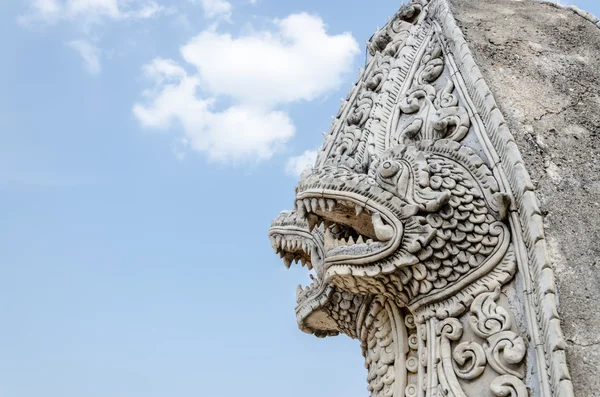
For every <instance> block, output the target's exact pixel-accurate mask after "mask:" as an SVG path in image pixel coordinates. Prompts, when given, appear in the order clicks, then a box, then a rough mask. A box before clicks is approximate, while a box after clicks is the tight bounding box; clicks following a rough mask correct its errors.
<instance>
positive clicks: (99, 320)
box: [0, 0, 600, 397]
mask: <svg viewBox="0 0 600 397" xmlns="http://www.w3.org/2000/svg"><path fill="white" fill-rule="evenodd" d="M577 4H578V5H579V6H581V7H582V8H584V9H587V10H589V11H591V12H594V13H595V14H600V7H599V6H598V5H597V4H592V1H587V2H585V1H581V2H577ZM398 6H399V2H398V1H396V0H394V1H391V0H389V1H388V0H381V1H378V2H376V3H373V4H371V5H369V6H366V5H365V3H364V2H363V1H348V0H345V1H341V0H328V1H312V0H306V1H302V2H291V1H290V2H287V1H286V2H284V1H275V0H256V1H250V0H241V1H236V0H231V2H226V1H224V0H196V1H191V0H173V1H166V0H165V1H159V0H156V1H146V0H36V1H5V2H2V4H0V45H1V46H2V48H3V50H4V54H5V56H4V57H3V60H2V62H0V89H1V92H2V95H0V206H1V208H3V217H2V221H1V222H0V240H1V241H2V244H0V248H1V249H0V269H1V271H2V274H1V277H0V302H1V303H0V316H1V318H2V327H1V328H0V397H42V396H43V397H82V396H85V397H142V396H143V397H174V396H182V397H183V396H186V397H187V396H202V397H221V396H223V397H224V396H237V395H244V396H280V395H281V394H285V395H286V396H288V397H296V396H297V397H300V396H306V395H307V393H310V395H311V396H312V397H321V396H323V397H324V396H327V397H337V396H339V397H355V396H356V397H358V396H362V395H366V394H367V392H366V389H365V387H366V383H365V380H364V379H365V376H366V372H365V370H364V368H363V361H362V357H361V354H360V347H359V344H358V343H357V342H356V341H351V340H349V339H347V338H345V337H338V338H329V339H328V340H326V341H323V340H320V339H316V338H314V337H312V336H309V335H305V334H303V333H301V332H300V331H299V330H297V327H296V321H295V315H294V311H293V307H294V304H295V287H296V285H297V284H298V283H299V282H304V283H306V280H307V279H308V277H307V274H305V272H304V271H303V270H305V269H295V270H294V269H292V270H289V271H286V270H285V269H284V267H283V265H282V263H281V262H280V260H279V258H278V257H277V256H275V255H274V254H273V252H272V250H271V248H270V244H269V242H268V239H267V231H268V227H269V221H270V219H271V218H273V217H274V216H275V215H276V214H277V213H278V211H279V210H282V209H287V208H290V207H291V205H292V199H293V191H294V186H295V183H296V176H295V174H297V173H298V170H299V169H301V168H302V166H303V165H304V164H305V163H306V162H307V161H310V160H311V158H312V152H311V151H312V150H314V149H315V148H316V147H318V146H319V145H320V144H321V139H322V135H321V134H320V132H321V131H326V130H328V128H329V123H330V121H331V116H332V115H333V114H334V113H336V112H337V109H338V106H339V98H340V97H345V96H346V93H347V91H348V89H349V87H350V84H352V82H353V80H354V78H355V77H356V75H357V72H358V67H359V66H361V65H362V64H364V60H365V49H364V40H366V39H368V38H369V37H370V36H371V34H372V33H373V32H374V29H375V26H376V25H380V26H381V25H383V24H384V23H385V21H386V20H387V16H389V15H392V14H393V13H394V12H395V11H396V10H397V8H398ZM334 50H335V51H334ZM266 59H268V60H269V62H265V60H266Z"/></svg>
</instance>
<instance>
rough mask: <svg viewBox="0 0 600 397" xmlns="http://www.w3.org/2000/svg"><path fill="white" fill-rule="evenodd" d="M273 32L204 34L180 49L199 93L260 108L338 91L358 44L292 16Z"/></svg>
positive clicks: (315, 19) (305, 17) (307, 18)
mask: <svg viewBox="0 0 600 397" xmlns="http://www.w3.org/2000/svg"><path fill="white" fill-rule="evenodd" d="M275 26H276V30H275V31H274V32H257V33H255V34H250V35H246V36H241V37H233V36H232V35H230V34H221V33H217V32H215V31H212V30H206V31H204V32H202V33H200V34H199V35H198V36H196V37H194V38H193V39H192V40H191V41H190V42H189V43H188V44H186V45H185V46H183V48H182V49H181V52H182V55H183V58H184V59H185V60H186V61H187V62H189V63H190V64H192V65H194V66H195V67H196V68H197V69H198V73H199V75H200V77H201V79H202V81H203V82H204V86H205V87H204V88H205V89H206V90H208V91H210V92H211V93H213V94H215V95H227V96H231V97H235V98H239V99H241V100H244V101H252V102H260V103H263V104H276V103H282V102H283V103H288V102H293V101H297V100H301V99H304V100H311V99H314V98H316V97H318V96H321V95H323V94H324V93H326V92H329V91H331V90H332V89H335V88H337V87H339V85H340V84H341V82H342V79H343V76H344V74H345V72H347V71H348V70H349V69H350V67H351V66H353V63H352V61H353V59H354V56H355V55H357V54H358V52H359V48H358V43H357V42H356V40H354V38H353V37H352V36H351V35H350V34H349V33H344V34H340V35H335V36H333V35H328V34H327V31H326V29H325V25H324V23H323V21H322V20H321V19H320V18H318V17H315V16H312V15H309V14H294V15H291V16H289V17H287V18H285V19H283V20H279V21H276V22H275Z"/></svg>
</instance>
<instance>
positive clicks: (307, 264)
mask: <svg viewBox="0 0 600 397" xmlns="http://www.w3.org/2000/svg"><path fill="white" fill-rule="evenodd" d="M306 266H307V267H308V270H312V263H311V262H306Z"/></svg>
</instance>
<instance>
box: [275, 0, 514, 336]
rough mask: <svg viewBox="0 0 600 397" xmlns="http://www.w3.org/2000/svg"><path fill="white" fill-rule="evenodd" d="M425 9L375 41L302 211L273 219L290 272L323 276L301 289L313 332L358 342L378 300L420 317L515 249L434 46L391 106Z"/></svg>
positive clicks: (307, 182) (303, 322)
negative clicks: (305, 268)
mask: <svg viewBox="0 0 600 397" xmlns="http://www.w3.org/2000/svg"><path fill="white" fill-rule="evenodd" d="M423 4H426V3H423ZM421 11H422V4H420V3H419V2H415V3H411V4H410V5H409V6H407V7H404V8H403V9H401V10H400V12H399V13H398V14H397V15H396V17H395V18H394V19H392V20H391V21H390V22H389V23H388V24H387V25H386V26H385V27H384V28H383V29H382V30H381V31H380V32H378V33H377V34H376V35H375V36H374V37H373V38H372V40H371V43H372V48H371V50H372V51H371V52H372V54H373V55H374V56H373V58H372V59H371V62H370V64H369V66H368V67H367V69H366V70H364V71H363V72H361V76H360V77H359V82H358V83H357V84H356V85H355V86H354V87H353V89H352V90H351V92H350V94H349V95H348V97H347V100H346V101H344V103H343V104H342V108H341V110H340V112H339V113H338V117H337V118H336V120H334V126H333V131H332V133H330V134H327V135H326V136H325V143H324V146H323V148H322V149H321V150H320V152H319V155H318V158H317V163H316V165H315V167H314V168H313V169H312V170H310V171H308V172H305V173H304V174H303V175H302V176H301V178H300V181H299V183H298V186H297V189H296V200H295V207H294V210H293V211H288V212H284V213H282V214H280V215H279V216H278V218H277V219H275V220H274V221H273V223H272V226H271V231H270V233H269V235H270V238H271V241H272V244H273V246H274V248H275V250H276V252H278V253H280V255H281V256H282V258H283V259H284V261H285V263H286V266H288V267H289V266H290V263H291V262H292V261H293V260H294V259H299V260H300V261H301V262H303V263H304V262H306V263H309V264H310V265H309V267H310V266H314V267H315V269H316V277H314V281H313V283H312V284H311V285H310V286H309V287H307V288H306V290H305V289H302V288H300V289H299V291H298V306H297V308H296V312H297V317H298V322H299V325H300V328H301V329H302V330H304V331H306V332H312V333H315V334H316V335H318V336H325V335H332V334H336V333H337V332H340V331H341V332H344V333H346V334H348V335H350V336H356V334H357V323H356V320H357V316H359V314H358V313H359V311H360V305H362V304H363V302H366V301H368V300H369V299H371V298H372V297H374V296H379V297H385V298H386V299H390V300H393V301H394V302H395V303H396V305H397V306H399V307H405V308H407V310H409V311H411V312H413V313H414V312H415V311H417V310H418V309H419V308H421V307H423V306H426V305H428V304H431V303H435V302H439V301H441V300H444V299H447V298H449V297H451V296H453V295H456V294H457V293H458V292H459V291H461V290H462V289H464V288H466V287H468V286H469V285H470V283H472V282H473V281H475V280H477V279H478V278H480V277H482V276H483V275H485V274H487V273H488V272H490V270H491V269H493V268H494V266H496V265H498V264H499V263H500V261H501V260H502V259H503V258H504V257H505V254H506V252H507V250H508V246H509V237H508V235H509V233H508V230H507V228H506V226H505V225H504V224H503V222H502V219H503V218H504V216H505V215H506V210H507V204H508V202H507V199H506V197H505V196H503V195H502V194H501V193H500V189H499V187H498V185H497V182H496V179H495V178H494V176H493V175H492V172H491V171H490V169H489V168H488V167H487V165H486V164H485V163H484V161H483V160H482V159H481V158H480V157H479V156H478V155H477V154H476V153H475V152H474V151H473V150H471V149H470V148H469V147H467V146H465V145H461V144H459V143H457V142H456V141H458V140H461V139H463V138H464V137H465V135H466V134H467V133H468V131H469V128H470V122H469V118H468V115H467V112H466V111H465V110H464V108H463V107H461V106H460V104H459V101H458V99H457V97H456V96H455V95H454V94H453V91H454V84H453V83H452V81H451V79H450V78H449V77H448V76H445V77H443V74H442V73H443V70H444V66H443V62H442V61H441V57H442V51H441V48H440V45H439V43H438V42H437V41H436V40H430V41H429V42H428V44H426V45H424V48H425V49H426V51H425V53H424V55H423V57H422V59H421V61H420V64H419V65H420V66H419V67H418V68H417V69H416V72H415V77H414V84H413V85H414V87H413V88H412V89H409V90H407V91H405V92H404V94H403V97H400V96H398V95H397V94H394V95H396V96H395V98H397V100H396V101H395V102H391V103H392V104H391V105H389V103H390V102H386V101H389V100H393V99H392V98H394V96H392V95H391V94H390V92H393V90H394V89H396V88H394V86H393V85H392V84H391V80H390V78H391V77H390V76H393V73H398V70H399V68H400V66H397V65H398V62H397V61H396V60H394V58H397V59H403V57H405V56H406V57H408V56H410V54H408V55H402V51H405V48H408V47H410V45H412V44H411V43H413V41H414V40H416V37H418V36H419V31H418V29H417V30H415V29H414V28H413V27H414V24H415V23H416V22H417V21H418V19H419V15H420V14H421ZM386 32H388V33H390V34H391V35H392V36H393V37H395V39H397V40H400V41H401V42H402V43H404V44H403V45H400V46H399V47H396V45H395V44H393V43H392V42H391V41H386V40H384V38H385V37H387V36H386V34H387V33H386ZM401 33H402V34H401ZM404 33H406V34H404ZM380 36H381V37H380ZM382 37H383V38H382ZM384 42H385V43H384ZM409 44H410V45H409ZM403 46H404V47H403ZM394 65H396V66H394ZM394 68H396V69H394ZM442 77H443V78H442ZM386 109H387V110H386ZM442 315H443V313H442ZM446 315H448V314H446Z"/></svg>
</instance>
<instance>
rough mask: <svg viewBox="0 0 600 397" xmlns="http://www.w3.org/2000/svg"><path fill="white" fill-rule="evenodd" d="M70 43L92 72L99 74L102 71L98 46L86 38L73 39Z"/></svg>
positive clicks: (87, 68)
mask: <svg viewBox="0 0 600 397" xmlns="http://www.w3.org/2000/svg"><path fill="white" fill-rule="evenodd" d="M68 45H69V47H71V48H73V49H74V50H75V51H77V53H78V54H79V55H80V56H81V58H82V59H83V64H84V66H85V68H86V70H87V71H88V72H89V73H90V74H99V73H100V72H101V71H102V66H101V65H100V50H99V49H98V47H96V46H94V45H93V44H91V43H90V42H88V41H85V40H73V41H70V42H69V43H68Z"/></svg>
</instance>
